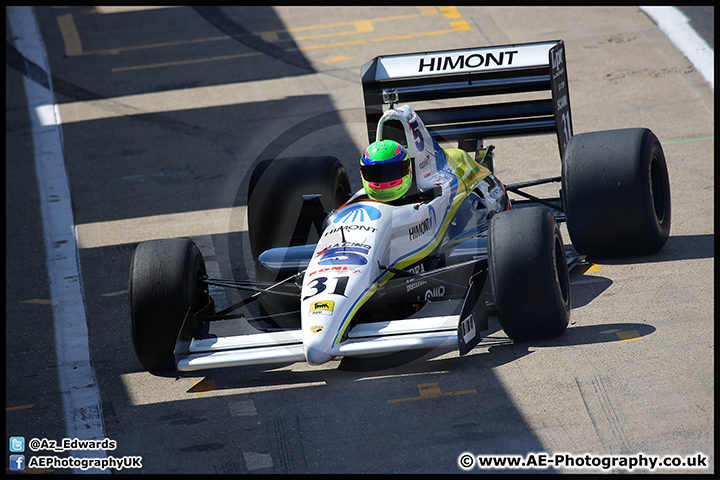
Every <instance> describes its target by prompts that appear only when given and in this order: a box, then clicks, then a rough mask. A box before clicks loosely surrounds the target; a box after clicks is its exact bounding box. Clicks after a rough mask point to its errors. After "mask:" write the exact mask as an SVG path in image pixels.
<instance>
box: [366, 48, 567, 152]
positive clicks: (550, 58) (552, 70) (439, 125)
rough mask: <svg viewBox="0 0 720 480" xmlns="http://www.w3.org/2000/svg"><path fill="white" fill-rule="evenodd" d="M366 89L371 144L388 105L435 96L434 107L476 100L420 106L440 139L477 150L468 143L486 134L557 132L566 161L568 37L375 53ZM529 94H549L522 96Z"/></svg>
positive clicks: (433, 132) (369, 63)
mask: <svg viewBox="0 0 720 480" xmlns="http://www.w3.org/2000/svg"><path fill="white" fill-rule="evenodd" d="M362 86H363V98H364V102H365V117H366V121H367V129H368V137H369V140H370V142H371V143H372V142H373V141H375V135H376V128H377V124H378V121H379V120H380V118H381V117H382V115H383V112H384V107H383V105H388V106H390V105H393V104H395V103H402V104H406V103H412V104H416V103H417V102H428V101H432V102H433V103H432V106H433V107H434V106H436V105H437V104H438V103H440V102H437V101H445V100H452V99H457V98H464V99H468V100H472V101H473V102H474V103H473V102H470V101H468V102H467V103H468V104H465V105H464V106H459V107H458V106H445V107H440V108H429V109H425V110H422V109H418V108H416V107H415V105H414V106H413V109H414V110H415V111H416V112H417V114H418V115H419V116H420V118H422V120H423V122H424V124H425V126H426V127H427V128H428V131H429V132H430V134H431V135H432V136H433V138H435V139H436V140H437V141H438V142H441V141H445V142H451V141H457V142H458V144H459V146H460V148H463V149H466V150H474V149H475V148H467V147H468V146H473V145H478V143H479V144H480V145H482V139H483V138H486V137H493V136H514V135H530V134H540V133H552V132H555V133H556V134H557V139H558V147H559V150H560V158H561V159H562V158H563V157H564V153H565V147H566V146H567V142H568V140H570V137H571V136H572V117H571V115H570V97H569V93H568V82H567V69H566V63H565V48H564V43H563V41H562V40H556V41H550V42H540V43H525V44H518V45H504V46H494V47H478V48H469V49H460V50H445V51H437V52H425V53H411V54H402V55H386V56H380V57H375V58H374V59H372V60H371V61H370V62H368V63H366V64H365V65H363V67H362ZM528 92H540V93H541V94H543V95H540V96H541V97H542V98H540V99H536V98H532V99H521V100H516V99H517V98H518V97H519V96H520V95H516V94H523V93H528ZM498 95H502V96H503V97H507V96H510V97H509V98H510V100H508V98H502V99H500V100H498V99H497V97H496V96H498ZM494 96H495V98H493V97H494ZM447 103H450V102H446V103H445V104H446V105H447ZM455 103H457V102H455ZM470 103H473V104H470Z"/></svg>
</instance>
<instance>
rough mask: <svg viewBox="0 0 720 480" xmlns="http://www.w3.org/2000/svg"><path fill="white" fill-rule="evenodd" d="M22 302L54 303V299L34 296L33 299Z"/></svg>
mask: <svg viewBox="0 0 720 480" xmlns="http://www.w3.org/2000/svg"><path fill="white" fill-rule="evenodd" d="M20 303H32V304H35V305H52V300H50V299H47V298H33V299H31V300H23V301H22V302H20Z"/></svg>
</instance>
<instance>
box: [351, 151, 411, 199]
mask: <svg viewBox="0 0 720 480" xmlns="http://www.w3.org/2000/svg"><path fill="white" fill-rule="evenodd" d="M411 163H412V162H411V161H410V156H409V155H408V152H407V150H406V149H405V147H403V146H402V145H400V144H399V143H398V142H396V141H394V140H379V141H377V142H374V143H371V144H370V146H369V147H367V148H366V149H365V151H364V152H363V154H362V158H360V176H361V178H362V184H363V187H365V192H366V193H367V194H368V196H369V197H370V198H371V199H373V200H378V201H381V202H391V201H393V200H397V199H399V198H401V197H402V196H403V195H405V193H406V192H407V191H408V189H409V188H410V184H411V183H412V165H411Z"/></svg>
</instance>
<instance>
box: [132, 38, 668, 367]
mask: <svg viewBox="0 0 720 480" xmlns="http://www.w3.org/2000/svg"><path fill="white" fill-rule="evenodd" d="M362 86H363V96H364V103H365V113H366V120H367V125H368V137H369V140H370V142H373V141H375V140H380V139H388V140H393V141H396V142H398V143H399V144H401V145H402V146H403V147H404V148H405V149H406V150H407V152H408V154H409V156H410V158H411V161H412V176H413V180H412V181H413V184H412V188H411V190H410V191H409V193H408V195H406V196H405V197H404V198H403V199H402V200H399V201H394V202H380V201H375V200H372V199H371V198H369V196H368V195H367V192H366V191H365V190H364V189H360V190H359V191H356V192H352V191H351V188H350V182H349V179H348V174H347V171H346V169H345V167H344V166H343V165H342V164H341V162H340V161H339V160H337V159H336V158H334V157H332V156H320V157H302V158H282V159H270V160H266V161H262V162H260V163H258V164H257V166H256V167H255V169H254V171H253V172H252V176H251V179H250V185H249V191H248V205H247V215H248V236H249V241H250V247H251V250H252V254H253V258H254V262H255V276H256V278H255V279H254V280H247V281H236V280H223V279H215V278H209V277H208V275H207V273H206V268H205V264H204V260H203V257H202V254H201V253H200V251H199V249H198V247H197V246H196V245H195V243H194V242H193V241H192V240H190V239H183V238H179V239H167V240H154V241H149V242H144V243H141V244H139V245H138V247H137V249H136V251H135V253H134V254H133V258H132V262H131V267H130V279H129V296H130V311H131V320H132V337H133V343H134V347H135V351H136V353H137V356H138V359H139V360H140V362H141V363H142V365H143V367H144V368H145V369H146V370H148V371H150V372H152V373H158V374H160V373H163V372H168V371H169V372H186V371H193V370H200V369H207V368H219V367H231V366H241V365H252V364H264V363H289V362H296V361H306V362H308V363H309V364H311V365H321V364H324V363H326V362H328V361H330V360H332V359H338V358H341V357H361V356H372V355H381V354H387V353H392V352H399V351H403V350H409V349H431V348H441V347H442V348H452V349H458V350H459V353H460V355H464V354H466V353H468V352H469V351H470V350H472V349H473V348H474V347H475V346H476V345H477V344H478V343H479V342H480V340H481V339H482V335H481V334H482V332H484V331H487V330H488V317H489V316H491V315H495V316H497V319H498V320H499V323H500V325H501V327H502V329H503V331H504V332H505V334H507V336H508V337H509V338H510V339H512V340H514V341H528V340H530V341H532V340H538V339H545V338H553V337H557V336H559V335H562V333H563V332H564V331H565V330H566V328H567V326H568V323H569V318H570V305H571V295H570V294H571V292H570V281H569V273H568V272H569V270H570V269H572V268H573V267H575V266H576V265H578V264H579V263H580V262H582V261H583V260H584V259H585V258H586V257H591V258H602V257H609V256H623V255H644V254H651V253H655V252H657V251H659V250H660V249H661V248H662V247H663V245H664V244H665V242H666V240H667V238H668V235H669V230H670V187H669V179H668V172H667V166H666V162H665V157H664V154H663V150H662V147H661V146H660V142H659V141H658V139H657V138H656V136H655V135H654V134H653V133H652V132H651V131H650V130H648V129H646V128H635V129H623V130H610V131H601V132H590V133H582V134H576V135H573V131H572V119H571V112H570V99H569V93H568V81H567V70H566V63H565V46H564V43H563V42H562V41H552V42H542V43H528V44H522V45H506V46H494V47H482V48H470V49H461V50H450V51H441V52H425V53H412V54H403V55H389V56H380V57H376V58H374V59H373V60H372V61H370V62H369V63H367V64H365V65H364V66H363V68H362ZM528 94H530V95H528ZM458 104H459V106H458ZM411 105H412V106H411ZM438 105H442V106H441V107H438ZM545 133H552V134H555V135H556V136H557V141H558V147H559V153H560V159H561V175H560V176H558V177H553V178H547V179H542V180H533V181H528V182H523V183H517V184H512V185H510V184H508V185H504V184H503V183H502V182H501V181H500V180H499V179H498V178H497V177H496V175H495V161H494V147H493V146H492V145H484V144H483V140H484V139H487V138H490V137H499V136H505V137H507V136H515V135H531V134H545ZM455 142H456V143H457V147H456V148H455V147H454V146H452V145H454V144H455ZM441 144H443V145H445V146H444V147H441ZM448 144H451V146H448ZM552 183H557V184H559V187H560V188H559V195H558V196H557V197H542V198H541V197H539V196H537V195H532V194H530V193H528V192H527V191H526V190H527V189H528V188H530V187H533V186H536V185H544V184H552ZM509 192H513V193H514V194H516V196H517V197H520V198H517V199H511V198H510V197H509ZM562 222H566V224H567V231H568V233H569V236H570V240H571V242H572V245H567V246H566V245H565V244H564V241H563V238H562V235H561V232H560V228H559V224H560V223H562ZM211 285H215V286H219V287H224V288H237V289H239V290H242V291H245V292H248V293H247V294H245V295H244V297H243V298H242V300H241V301H240V302H238V303H235V304H234V305H231V306H229V307H228V308H224V309H221V310H219V311H218V310H217V309H216V307H215V302H214V301H213V298H212V295H211V294H210V286H211ZM251 304H254V305H255V306H256V307H253V308H255V311H256V312H258V313H257V315H256V316H255V317H254V318H247V320H248V322H250V324H252V325H254V326H256V327H257V329H258V330H257V333H251V334H238V335H231V336H221V337H218V336H216V335H208V334H207V331H208V329H207V325H208V324H209V323H210V322H215V321H220V320H225V319H231V318H235V319H236V318H240V317H246V315H247V314H246V313H237V312H238V311H239V310H240V309H241V308H242V307H249V306H250V305H251Z"/></svg>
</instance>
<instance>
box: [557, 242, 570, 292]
mask: <svg viewBox="0 0 720 480" xmlns="http://www.w3.org/2000/svg"><path fill="white" fill-rule="evenodd" d="M566 271H567V265H566V264H565V247H564V246H563V244H562V241H560V238H558V237H557V236H556V237H555V277H556V278H557V282H558V285H560V294H561V295H562V297H563V303H564V304H565V305H567V303H568V298H569V293H570V284H569V278H568V276H567V275H566V274H565V272H566Z"/></svg>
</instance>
